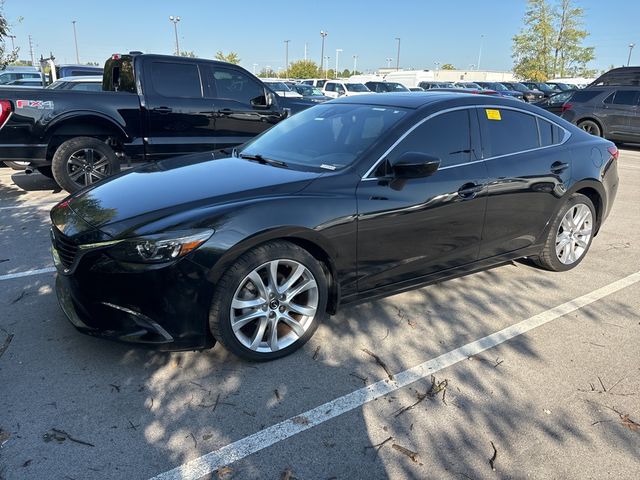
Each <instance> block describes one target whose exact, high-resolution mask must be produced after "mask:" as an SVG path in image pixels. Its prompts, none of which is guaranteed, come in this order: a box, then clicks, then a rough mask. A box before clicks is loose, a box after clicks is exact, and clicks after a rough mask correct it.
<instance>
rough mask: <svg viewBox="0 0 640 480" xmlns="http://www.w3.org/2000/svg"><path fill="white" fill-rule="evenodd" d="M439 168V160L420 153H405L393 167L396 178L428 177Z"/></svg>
mask: <svg viewBox="0 0 640 480" xmlns="http://www.w3.org/2000/svg"><path fill="white" fill-rule="evenodd" d="M438 168H440V159H439V158H438V157H434V156H433V155H427V154H426V153H420V152H405V153H403V154H402V155H401V156H400V158H399V159H398V161H396V162H395V163H394V164H393V166H392V169H393V174H394V176H395V177H396V178H424V177H430V176H431V175H433V174H434V173H436V172H437V171H438Z"/></svg>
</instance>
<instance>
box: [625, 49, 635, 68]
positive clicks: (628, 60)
mask: <svg viewBox="0 0 640 480" xmlns="http://www.w3.org/2000/svg"><path fill="white" fill-rule="evenodd" d="M635 46H636V44H635V43H630V44H629V57H628V58H627V67H628V66H629V64H630V63H631V51H632V50H633V47H635Z"/></svg>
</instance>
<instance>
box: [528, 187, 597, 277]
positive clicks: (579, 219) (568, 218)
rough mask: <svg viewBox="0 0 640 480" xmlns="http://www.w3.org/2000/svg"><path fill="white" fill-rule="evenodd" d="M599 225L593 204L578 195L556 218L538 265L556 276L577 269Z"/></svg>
mask: <svg viewBox="0 0 640 480" xmlns="http://www.w3.org/2000/svg"><path fill="white" fill-rule="evenodd" d="M595 222H596V210H595V208H594V206H593V202H591V200H590V199H589V198H588V197H586V196H585V195H582V194H579V193H574V194H573V195H571V196H570V197H569V199H568V200H567V202H566V203H565V204H564V206H563V207H562V208H561V209H560V211H559V212H558V214H557V215H556V218H555V219H554V221H553V224H552V225H551V228H550V230H549V235H548V237H547V241H546V242H545V245H544V247H543V249H542V252H541V253H540V255H539V256H538V257H537V258H534V259H533V260H534V262H535V263H536V264H537V265H538V266H540V267H542V268H544V269H546V270H552V271H555V272H563V271H566V270H571V269H572V268H574V267H576V266H577V265H578V264H579V263H580V262H581V261H582V260H583V259H584V257H585V255H586V254H587V252H588V251H589V247H590V246H591V241H592V240H593V235H594V233H595V227H596V225H595Z"/></svg>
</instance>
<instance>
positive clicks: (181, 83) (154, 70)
mask: <svg viewBox="0 0 640 480" xmlns="http://www.w3.org/2000/svg"><path fill="white" fill-rule="evenodd" d="M151 78H152V83H153V89H154V90H155V92H156V93H157V94H158V95H162V96H163V97H172V98H202V86H201V85H200V74H199V73H198V66H197V65H195V64H188V63H169V62H153V63H152V65H151Z"/></svg>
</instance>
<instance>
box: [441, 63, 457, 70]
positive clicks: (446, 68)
mask: <svg viewBox="0 0 640 480" xmlns="http://www.w3.org/2000/svg"><path fill="white" fill-rule="evenodd" d="M441 68H442V70H455V69H456V67H454V66H453V64H452V63H445V64H444V65H442V67H441Z"/></svg>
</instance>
